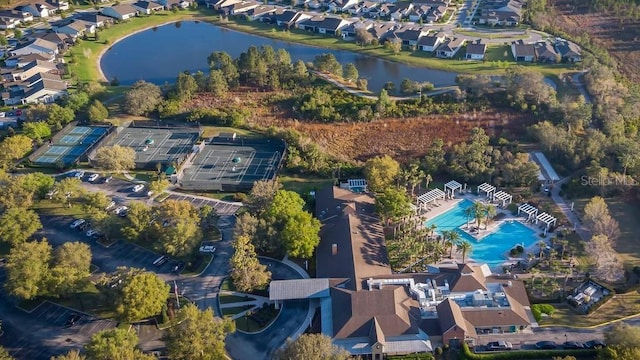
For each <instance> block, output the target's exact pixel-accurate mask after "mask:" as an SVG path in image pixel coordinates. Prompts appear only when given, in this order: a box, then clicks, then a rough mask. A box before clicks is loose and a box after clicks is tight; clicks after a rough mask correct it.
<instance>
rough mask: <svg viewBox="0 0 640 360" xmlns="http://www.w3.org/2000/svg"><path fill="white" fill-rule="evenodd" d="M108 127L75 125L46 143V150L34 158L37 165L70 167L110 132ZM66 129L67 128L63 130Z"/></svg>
mask: <svg viewBox="0 0 640 360" xmlns="http://www.w3.org/2000/svg"><path fill="white" fill-rule="evenodd" d="M108 130H109V129H108V128H106V127H93V126H75V127H72V128H70V129H69V130H67V131H66V132H65V133H63V134H61V136H59V137H58V138H54V139H53V140H52V141H51V143H50V144H49V145H44V146H43V148H46V150H45V151H44V152H42V153H41V154H39V155H38V156H36V157H35V159H34V160H33V163H34V164H35V165H40V166H58V165H59V164H61V165H63V167H68V166H70V165H72V164H74V163H75V162H77V161H78V160H79V159H80V158H81V157H82V156H83V155H85V154H86V153H87V152H88V150H89V149H90V148H91V147H93V146H94V145H95V144H96V143H98V142H99V141H100V140H101V139H102V138H103V137H104V136H105V135H106V134H107V132H108ZM63 131H65V130H63Z"/></svg>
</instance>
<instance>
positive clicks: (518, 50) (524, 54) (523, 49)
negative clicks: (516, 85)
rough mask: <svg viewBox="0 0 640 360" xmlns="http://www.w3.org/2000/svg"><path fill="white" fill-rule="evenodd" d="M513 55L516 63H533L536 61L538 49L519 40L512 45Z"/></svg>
mask: <svg viewBox="0 0 640 360" xmlns="http://www.w3.org/2000/svg"><path fill="white" fill-rule="evenodd" d="M511 53H512V54H513V58H514V59H515V60H516V61H525V62H532V61H535V60H536V49H535V46H534V45H533V44H525V43H524V41H522V40H518V41H514V42H512V43H511Z"/></svg>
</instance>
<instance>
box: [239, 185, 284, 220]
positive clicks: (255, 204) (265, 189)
mask: <svg viewBox="0 0 640 360" xmlns="http://www.w3.org/2000/svg"><path fill="white" fill-rule="evenodd" d="M281 188H282V184H280V183H279V182H278V181H277V180H274V181H268V180H259V181H256V182H254V183H253V187H252V188H251V192H250V193H249V198H248V199H247V201H246V202H245V206H246V207H247V209H249V212H251V213H252V214H261V213H263V212H264V211H265V210H266V209H267V207H268V206H269V204H271V201H273V197H274V196H275V195H276V192H277V191H278V190H280V189H281Z"/></svg>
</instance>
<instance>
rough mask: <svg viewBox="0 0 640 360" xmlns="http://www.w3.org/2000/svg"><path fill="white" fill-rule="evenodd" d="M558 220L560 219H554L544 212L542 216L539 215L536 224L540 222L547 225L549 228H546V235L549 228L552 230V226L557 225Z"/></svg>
mask: <svg viewBox="0 0 640 360" xmlns="http://www.w3.org/2000/svg"><path fill="white" fill-rule="evenodd" d="M557 220H558V219H556V218H555V217H553V216H551V215H549V214H548V213H546V212H543V213H542V214H540V215H538V216H537V217H536V223H537V222H538V221H542V222H543V223H545V224H546V225H547V226H546V227H545V228H544V234H545V235H546V234H547V231H548V230H549V228H550V227H551V226H552V225H555V224H556V221H557Z"/></svg>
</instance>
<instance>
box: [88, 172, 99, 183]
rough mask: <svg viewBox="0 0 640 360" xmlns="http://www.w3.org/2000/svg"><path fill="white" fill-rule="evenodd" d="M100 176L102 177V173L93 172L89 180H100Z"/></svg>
mask: <svg viewBox="0 0 640 360" xmlns="http://www.w3.org/2000/svg"><path fill="white" fill-rule="evenodd" d="M99 177H100V175H98V174H91V176H89V178H88V179H87V180H89V182H94V181H96V180H98V178H99Z"/></svg>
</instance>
